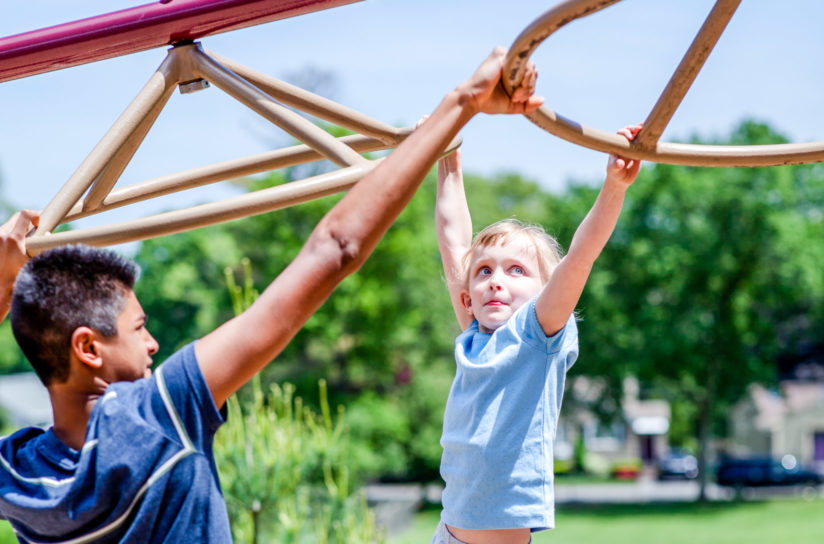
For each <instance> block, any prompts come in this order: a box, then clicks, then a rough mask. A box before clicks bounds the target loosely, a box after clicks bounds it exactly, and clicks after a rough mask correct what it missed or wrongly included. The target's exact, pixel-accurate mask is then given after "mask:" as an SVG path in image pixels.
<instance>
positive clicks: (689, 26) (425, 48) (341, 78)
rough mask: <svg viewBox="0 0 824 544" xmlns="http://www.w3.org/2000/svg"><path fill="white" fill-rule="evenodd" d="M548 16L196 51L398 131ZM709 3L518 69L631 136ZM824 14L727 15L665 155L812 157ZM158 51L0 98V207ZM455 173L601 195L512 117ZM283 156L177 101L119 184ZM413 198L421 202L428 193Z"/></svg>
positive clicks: (677, 1) (409, 16) (363, 26)
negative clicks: (500, 175)
mask: <svg viewBox="0 0 824 544" xmlns="http://www.w3.org/2000/svg"><path fill="white" fill-rule="evenodd" d="M142 3H146V2H141V1H140V0H133V1H115V0H73V1H72V2H65V0H33V1H30V2H13V3H5V4H4V5H3V6H2V7H0V36H8V35H12V34H17V33H20V32H25V31H28V30H34V29H38V28H43V27H46V26H51V25H54V24H60V23H64V22H68V21H73V20H77V19H81V18H84V17H88V16H93V15H98V14H101V13H106V12H109V11H114V10H116V9H122V8H124V7H129V6H132V5H140V4H142ZM552 5H554V2H546V3H543V2H536V1H535V0H530V1H527V0H509V1H508V2H500V1H493V0H440V1H438V0H415V1H411V0H366V1H363V2H358V3H355V4H352V5H348V6H343V7H338V8H333V9H330V10H326V11H323V12H318V13H314V14H311V15H305V16H301V17H297V18H293V19H286V20H282V21H277V22H274V23H269V24H266V25H260V26H257V27H253V28H249V29H244V30H239V31H235V32H231V33H227V34H222V35H218V36H212V37H207V38H205V39H203V40H202V41H203V44H204V46H205V47H206V48H207V49H210V50H213V51H215V52H217V53H220V54H221V55H223V56H226V57H229V58H232V59H234V60H236V61H238V62H241V63H243V64H247V65H249V66H251V67H253V68H255V69H258V70H260V71H263V72H266V73H269V74H271V75H274V76H276V77H281V78H284V79H289V77H291V74H294V73H296V72H299V71H300V70H301V69H303V68H305V67H306V66H312V67H314V68H316V69H320V70H324V71H329V72H332V73H333V74H334V76H335V82H336V85H335V86H334V88H333V89H332V91H331V93H332V94H331V95H330V97H331V98H333V99H335V100H336V101H338V102H340V103H342V104H345V105H347V106H350V107H352V108H355V109H357V110H360V111H362V112H364V113H367V114H369V115H371V116H373V117H375V118H377V119H380V120H382V121H385V122H389V123H393V124H403V125H410V124H414V123H415V121H416V120H417V119H418V118H419V117H420V116H421V115H423V114H425V113H428V112H430V111H431V110H432V109H433V108H434V107H435V106H436V105H437V103H438V101H439V100H440V98H441V97H442V96H443V95H444V94H445V93H446V92H447V91H448V90H450V89H451V88H453V87H454V86H455V85H457V84H458V83H460V82H461V81H462V80H463V79H464V78H466V77H467V76H468V75H469V74H470V73H471V72H472V71H473V70H474V68H475V67H476V66H477V64H478V63H479V62H480V61H481V60H482V59H483V58H484V57H485V56H486V55H487V54H488V53H489V51H490V50H491V49H492V48H493V47H494V46H495V45H498V44H500V45H505V46H508V45H509V44H511V43H512V41H513V40H514V39H515V37H516V36H517V35H518V34H519V33H520V32H521V31H522V30H523V29H524V28H525V27H526V26H527V25H528V24H529V23H530V22H531V21H533V20H534V19H535V18H536V17H537V16H539V15H540V14H541V13H542V12H543V11H545V10H546V9H548V8H549V7H551V6H552ZM712 5H713V2H712V1H710V0H667V1H662V0H624V1H623V2H621V3H619V4H617V5H615V6H612V7H610V8H607V9H605V10H604V11H602V12H600V13H597V14H595V15H592V16H589V17H587V18H584V19H581V20H578V21H575V22H573V23H571V24H570V25H568V26H567V27H564V28H562V29H561V30H560V31H558V32H557V33H556V34H554V35H553V36H551V37H550V38H549V39H548V40H547V41H545V42H544V43H543V45H542V46H541V47H540V48H539V49H538V51H537V52H536V54H535V55H534V56H533V60H535V62H536V64H537V65H538V67H539V70H540V77H539V88H538V91H539V93H540V94H542V95H543V96H545V97H546V100H547V104H548V105H549V106H550V107H551V108H552V109H554V110H555V111H558V112H560V113H562V114H564V115H566V116H567V117H571V118H572V119H574V120H576V121H579V122H581V123H583V124H586V125H590V126H593V127H596V128H601V129H604V130H615V129H617V128H619V127H621V126H623V125H625V124H628V123H631V122H634V121H638V120H643V119H644V118H645V117H646V115H647V113H648V112H649V110H650V109H651V108H652V106H653V105H654V104H655V101H656V99H657V98H658V96H659V94H660V92H661V90H662V89H663V88H664V86H665V85H666V83H667V81H668V79H669V77H670V75H671V74H672V72H673V70H674V69H675V67H676V66H677V64H678V61H679V60H680V59H681V57H682V55H683V53H684V52H685V51H686V49H687V47H688V46H689V44H690V42H691V41H692V38H693V37H694V35H695V33H696V32H697V31H698V29H699V27H700V25H701V23H702V22H703V20H704V18H705V17H706V14H707V13H709V11H710V9H711V7H712ZM822 20H824V3H822V2H818V1H814V0H797V1H793V2H788V3H779V2H774V1H770V0H748V1H746V2H742V5H741V6H740V7H739V8H738V12H737V13H736V15H735V16H734V17H733V20H732V22H731V24H730V26H729V27H728V28H727V30H726V31H725V33H724V35H723V36H722V38H721V41H720V43H719V45H718V46H717V47H716V49H715V51H714V52H713V54H712V55H711V57H710V59H709V61H708V62H707V64H706V65H705V66H704V69H703V70H702V72H701V74H700V75H699V76H698V80H697V82H696V83H695V84H694V85H693V87H692V89H691V91H690V93H689V94H688V95H687V98H686V99H685V100H684V102H683V103H682V105H681V107H680V108H679V110H678V112H677V113H676V115H675V117H674V119H673V121H672V122H671V124H670V126H669V128H668V130H667V131H666V132H665V134H664V138H663V139H664V140H668V141H683V140H685V139H686V138H688V137H689V136H690V135H692V134H700V135H702V136H706V137H713V136H723V135H725V134H728V133H729V131H730V130H731V128H732V127H733V126H734V125H735V124H736V123H737V122H738V121H740V120H741V119H743V118H746V117H750V118H755V119H758V120H762V121H767V122H769V123H770V124H771V125H773V126H774V127H775V128H776V129H778V130H779V131H781V132H783V133H784V134H785V135H787V136H788V137H789V138H790V139H791V140H792V141H795V142H802V141H816V140H822V139H824V108H822V107H821V100H820V96H821V90H822V89H823V88H824V65H822V63H821V62H820V60H819V59H820V56H821V54H822V52H824V33H822V32H821V30H820V22H821V21H822ZM164 51H165V50H164V49H163V48H160V49H155V50H151V51H146V52H142V53H136V54H132V55H128V56H124V57H120V58H116V59H111V60H107V61H102V62H98V63H94V64H88V65H84V66H80V67H75V68H70V69H66V70H61V71H57V72H52V73H49V74H41V75H37V76H33V77H29V78H24V79H20V80H15V81H10V82H4V83H0V107H1V108H2V109H0V112H2V114H0V180H2V185H0V192H2V195H3V197H4V198H5V199H7V200H9V201H11V202H12V203H13V204H15V205H16V206H19V207H29V208H42V207H43V206H45V204H46V203H47V202H48V201H49V200H50V199H51V197H52V196H53V195H54V194H55V193H56V192H57V190H58V189H59V188H60V187H61V186H62V184H63V183H65V181H66V179H68V177H69V176H70V175H71V174H72V172H74V170H75V169H76V168H77V166H78V165H79V164H80V162H81V161H82V160H83V159H84V158H85V157H86V155H87V154H88V153H89V152H90V151H91V149H92V148H93V147H94V145H95V144H96V143H97V141H98V140H99V139H100V138H101V137H102V136H103V134H105V132H106V131H107V130H108V128H109V127H110V125H111V124H112V122H113V121H114V120H115V119H116V118H117V116H118V115H119V114H120V113H121V112H122V110H123V108H125V106H126V105H127V104H128V103H129V102H130V101H131V99H132V98H133V97H134V95H135V94H136V93H137V92H138V90H139V89H140V88H141V87H142V85H143V84H144V83H145V82H146V80H147V79H148V77H149V76H150V74H151V73H152V71H153V70H154V69H155V68H156V67H157V66H158V65H159V64H160V62H161V61H162V60H163V57H164V55H165V53H164ZM463 136H464V140H465V143H464V147H463V149H464V167H465V169H466V170H468V171H473V172H479V173H484V174H491V173H494V172H499V171H517V172H520V173H522V174H524V175H526V176H527V177H529V178H532V179H534V180H536V181H538V182H540V183H541V184H542V185H543V186H544V187H547V188H549V189H553V190H560V189H562V188H563V187H564V186H565V184H566V183H567V182H568V181H569V180H588V181H598V180H599V179H600V177H601V175H602V172H603V168H604V165H605V162H606V156H605V155H604V154H602V153H599V152H595V151H590V150H587V149H583V148H580V147H577V146H574V145H572V144H570V143H568V142H565V141H563V140H559V139H557V138H555V137H554V136H551V135H549V134H547V133H545V132H543V131H541V130H540V129H538V128H537V127H535V126H534V125H532V124H531V123H530V122H529V121H527V120H526V119H524V118H522V117H512V118H503V117H500V116H496V117H489V116H479V117H477V118H475V119H474V120H473V121H472V122H471V123H470V125H468V126H467V127H466V129H465V130H464V131H463ZM282 142H284V136H282V135H281V134H280V133H279V132H278V131H277V130H276V129H275V128H273V127H271V125H269V124H268V123H267V122H266V121H263V120H261V119H260V118H258V117H257V116H256V115H255V114H254V113H252V112H251V111H248V110H246V109H245V108H243V107H242V106H240V105H238V104H236V103H235V102H234V101H233V100H232V99H231V98H229V97H228V96H226V95H223V94H222V93H221V92H220V91H219V90H217V89H215V88H212V89H209V90H208V91H206V92H202V93H196V94H194V95H188V96H180V95H179V94H177V93H176V94H175V95H174V96H173V97H172V99H171V100H170V102H169V104H168V105H167V106H166V109H165V110H164V112H163V113H162V114H161V117H160V120H159V121H158V123H157V124H156V126H155V128H154V129H153V130H152V132H150V134H149V136H148V137H147V139H146V141H145V143H144V144H143V146H142V147H141V149H140V151H139V152H138V153H137V155H136V156H135V159H134V160H133V163H132V164H131V165H130V166H129V168H128V169H127V170H126V172H125V173H124V175H123V177H122V178H121V183H123V184H126V183H131V182H135V181H141V180H144V179H149V178H152V177H155V176H159V175H163V174H167V173H171V172H176V171H179V170H183V169H186V168H190V167H195V166H201V165H204V164H208V163H211V162H215V161H218V160H224V159H230V158H234V157H240V156H244V155H249V154H252V153H258V152H261V151H265V150H267V149H270V148H271V147H272V146H273V145H277V144H281V143H282ZM424 190H433V188H432V187H429V188H428V189H427V188H425V189H424ZM226 191H227V189H221V188H220V187H210V188H206V189H199V190H195V191H192V192H190V194H188V195H186V196H185V197H180V196H178V197H173V199H172V200H170V199H168V198H167V199H166V200H163V199H160V200H158V201H156V202H152V203H150V204H143V205H140V206H134V207H130V208H126V209H124V210H122V211H117V212H111V213H110V214H103V215H101V216H97V217H95V218H90V219H87V220H86V223H85V224H100V223H105V222H110V221H112V220H122V219H127V218H131V217H136V216H141V215H145V214H146V213H149V212H154V211H159V210H160V209H166V208H169V207H175V206H177V205H178V203H179V202H181V201H184V202H200V201H208V200H210V199H213V198H220V197H221V196H225V194H226Z"/></svg>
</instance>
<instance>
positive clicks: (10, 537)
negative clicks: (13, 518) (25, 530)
mask: <svg viewBox="0 0 824 544" xmlns="http://www.w3.org/2000/svg"><path fill="white" fill-rule="evenodd" d="M0 544H17V537H15V536H14V531H12V530H11V525H9V522H8V521H0Z"/></svg>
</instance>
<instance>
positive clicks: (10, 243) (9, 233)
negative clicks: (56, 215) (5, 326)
mask: <svg viewBox="0 0 824 544" xmlns="http://www.w3.org/2000/svg"><path fill="white" fill-rule="evenodd" d="M39 219H40V214H39V213H38V212H35V211H32V210H23V211H21V212H17V213H15V214H14V215H12V216H11V218H10V219H9V220H8V221H6V222H5V223H4V224H3V225H2V226H0V321H2V320H3V319H5V318H6V314H8V313H9V307H10V306H11V292H12V288H13V287H14V279H15V278H16V277H17V273H18V272H20V269H21V268H23V265H24V264H26V261H28V260H29V256H28V255H27V254H26V234H28V233H29V231H30V230H31V229H32V228H33V227H35V226H37V222H38V221H39Z"/></svg>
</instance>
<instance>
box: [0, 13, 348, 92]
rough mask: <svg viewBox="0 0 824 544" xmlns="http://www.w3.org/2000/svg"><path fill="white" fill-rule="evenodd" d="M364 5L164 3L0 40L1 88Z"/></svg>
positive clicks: (107, 14) (98, 16)
mask: <svg viewBox="0 0 824 544" xmlns="http://www.w3.org/2000/svg"><path fill="white" fill-rule="evenodd" d="M357 1H359V0H160V1H159V2H155V3H153V4H145V5H142V6H136V7H133V8H127V9H124V10H120V11H115V12H112V13H106V14H104V15H97V16H95V17H89V18H87V19H81V20H79V21H74V22H71V23H64V24H61V25H57V26H52V27H48V28H43V29H40V30H33V31H31V32H25V33H23V34H17V35H14V36H9V37H6V38H0V82H2V81H8V80H11V79H17V78H21V77H26V76H31V75H34V74H41V73H43V72H50V71H52V70H59V69H61V68H68V67H70V66H77V65H79V64H85V63H87V62H94V61H98V60H103V59H108V58H112V57H118V56H121V55H127V54H129V53H136V52H138V51H145V50H146V49H152V48H155V47H162V46H164V45H171V44H175V43H178V42H181V41H189V40H196V39H199V38H202V37H204V36H209V35H211V34H219V33H221V32H228V31H230V30H237V29H240V28H245V27H249V26H254V25H259V24H262V23H268V22H270V21H276V20H279V19H285V18H287V17H294V16H296V15H303V14H306V13H311V12H314V11H320V10H323V9H328V8H332V7H336V6H340V5H344V4H351V3H353V2H357Z"/></svg>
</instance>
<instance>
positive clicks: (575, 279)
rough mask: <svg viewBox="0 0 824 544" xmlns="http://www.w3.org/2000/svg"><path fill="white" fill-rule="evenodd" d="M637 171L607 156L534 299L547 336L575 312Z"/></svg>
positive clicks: (631, 163)
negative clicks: (595, 187)
mask: <svg viewBox="0 0 824 544" xmlns="http://www.w3.org/2000/svg"><path fill="white" fill-rule="evenodd" d="M640 130H641V125H640V124H639V125H632V126H628V127H625V128H623V129H621V130H620V131H618V133H619V134H621V135H623V136H625V137H626V138H627V139H628V140H632V139H634V138H635V136H636V134H638V131H640ZM640 168H641V161H638V160H633V159H625V158H622V157H616V156H615V155H610V157H609V161H608V163H607V176H606V180H605V181H604V186H603V187H602V188H601V192H600V193H599V194H598V198H597V199H596V200H595V204H593V206H592V209H591V210H589V213H588V214H587V216H586V217H585V218H584V220H583V221H582V222H581V225H580V226H579V227H578V229H577V230H576V231H575V235H574V236H573V237H572V243H571V244H570V247H569V252H568V253H567V254H566V256H565V257H564V258H563V259H562V260H561V262H560V264H559V265H558V266H557V267H556V268H555V271H554V272H553V273H552V276H551V277H550V279H549V282H548V283H547V284H546V285H545V286H544V288H543V290H542V291H541V293H540V295H539V296H538V301H537V303H536V305H535V311H536V313H537V315H538V322H539V323H540V324H541V328H542V329H543V330H544V332H545V333H546V334H547V336H551V335H553V334H555V333H557V332H558V331H560V330H561V329H562V328H563V327H564V324H565V323H566V322H567V320H568V319H569V316H570V315H571V314H572V312H573V311H574V310H575V306H576V305H577V304H578V299H579V298H581V293H582V292H583V291H584V285H586V282H587V279H588V278H589V273H590V271H591V270H592V265H593V263H594V262H595V259H597V258H598V255H600V254H601V251H602V250H603V249H604V246H605V245H606V243H607V241H608V240H609V237H610V236H611V235H612V231H613V230H614V229H615V224H616V223H617V222H618V215H619V214H620V213H621V206H622V205H623V203H624V195H625V193H626V191H627V189H628V188H629V186H630V185H632V182H633V181H635V178H636V176H637V175H638V170H639V169H640Z"/></svg>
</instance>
